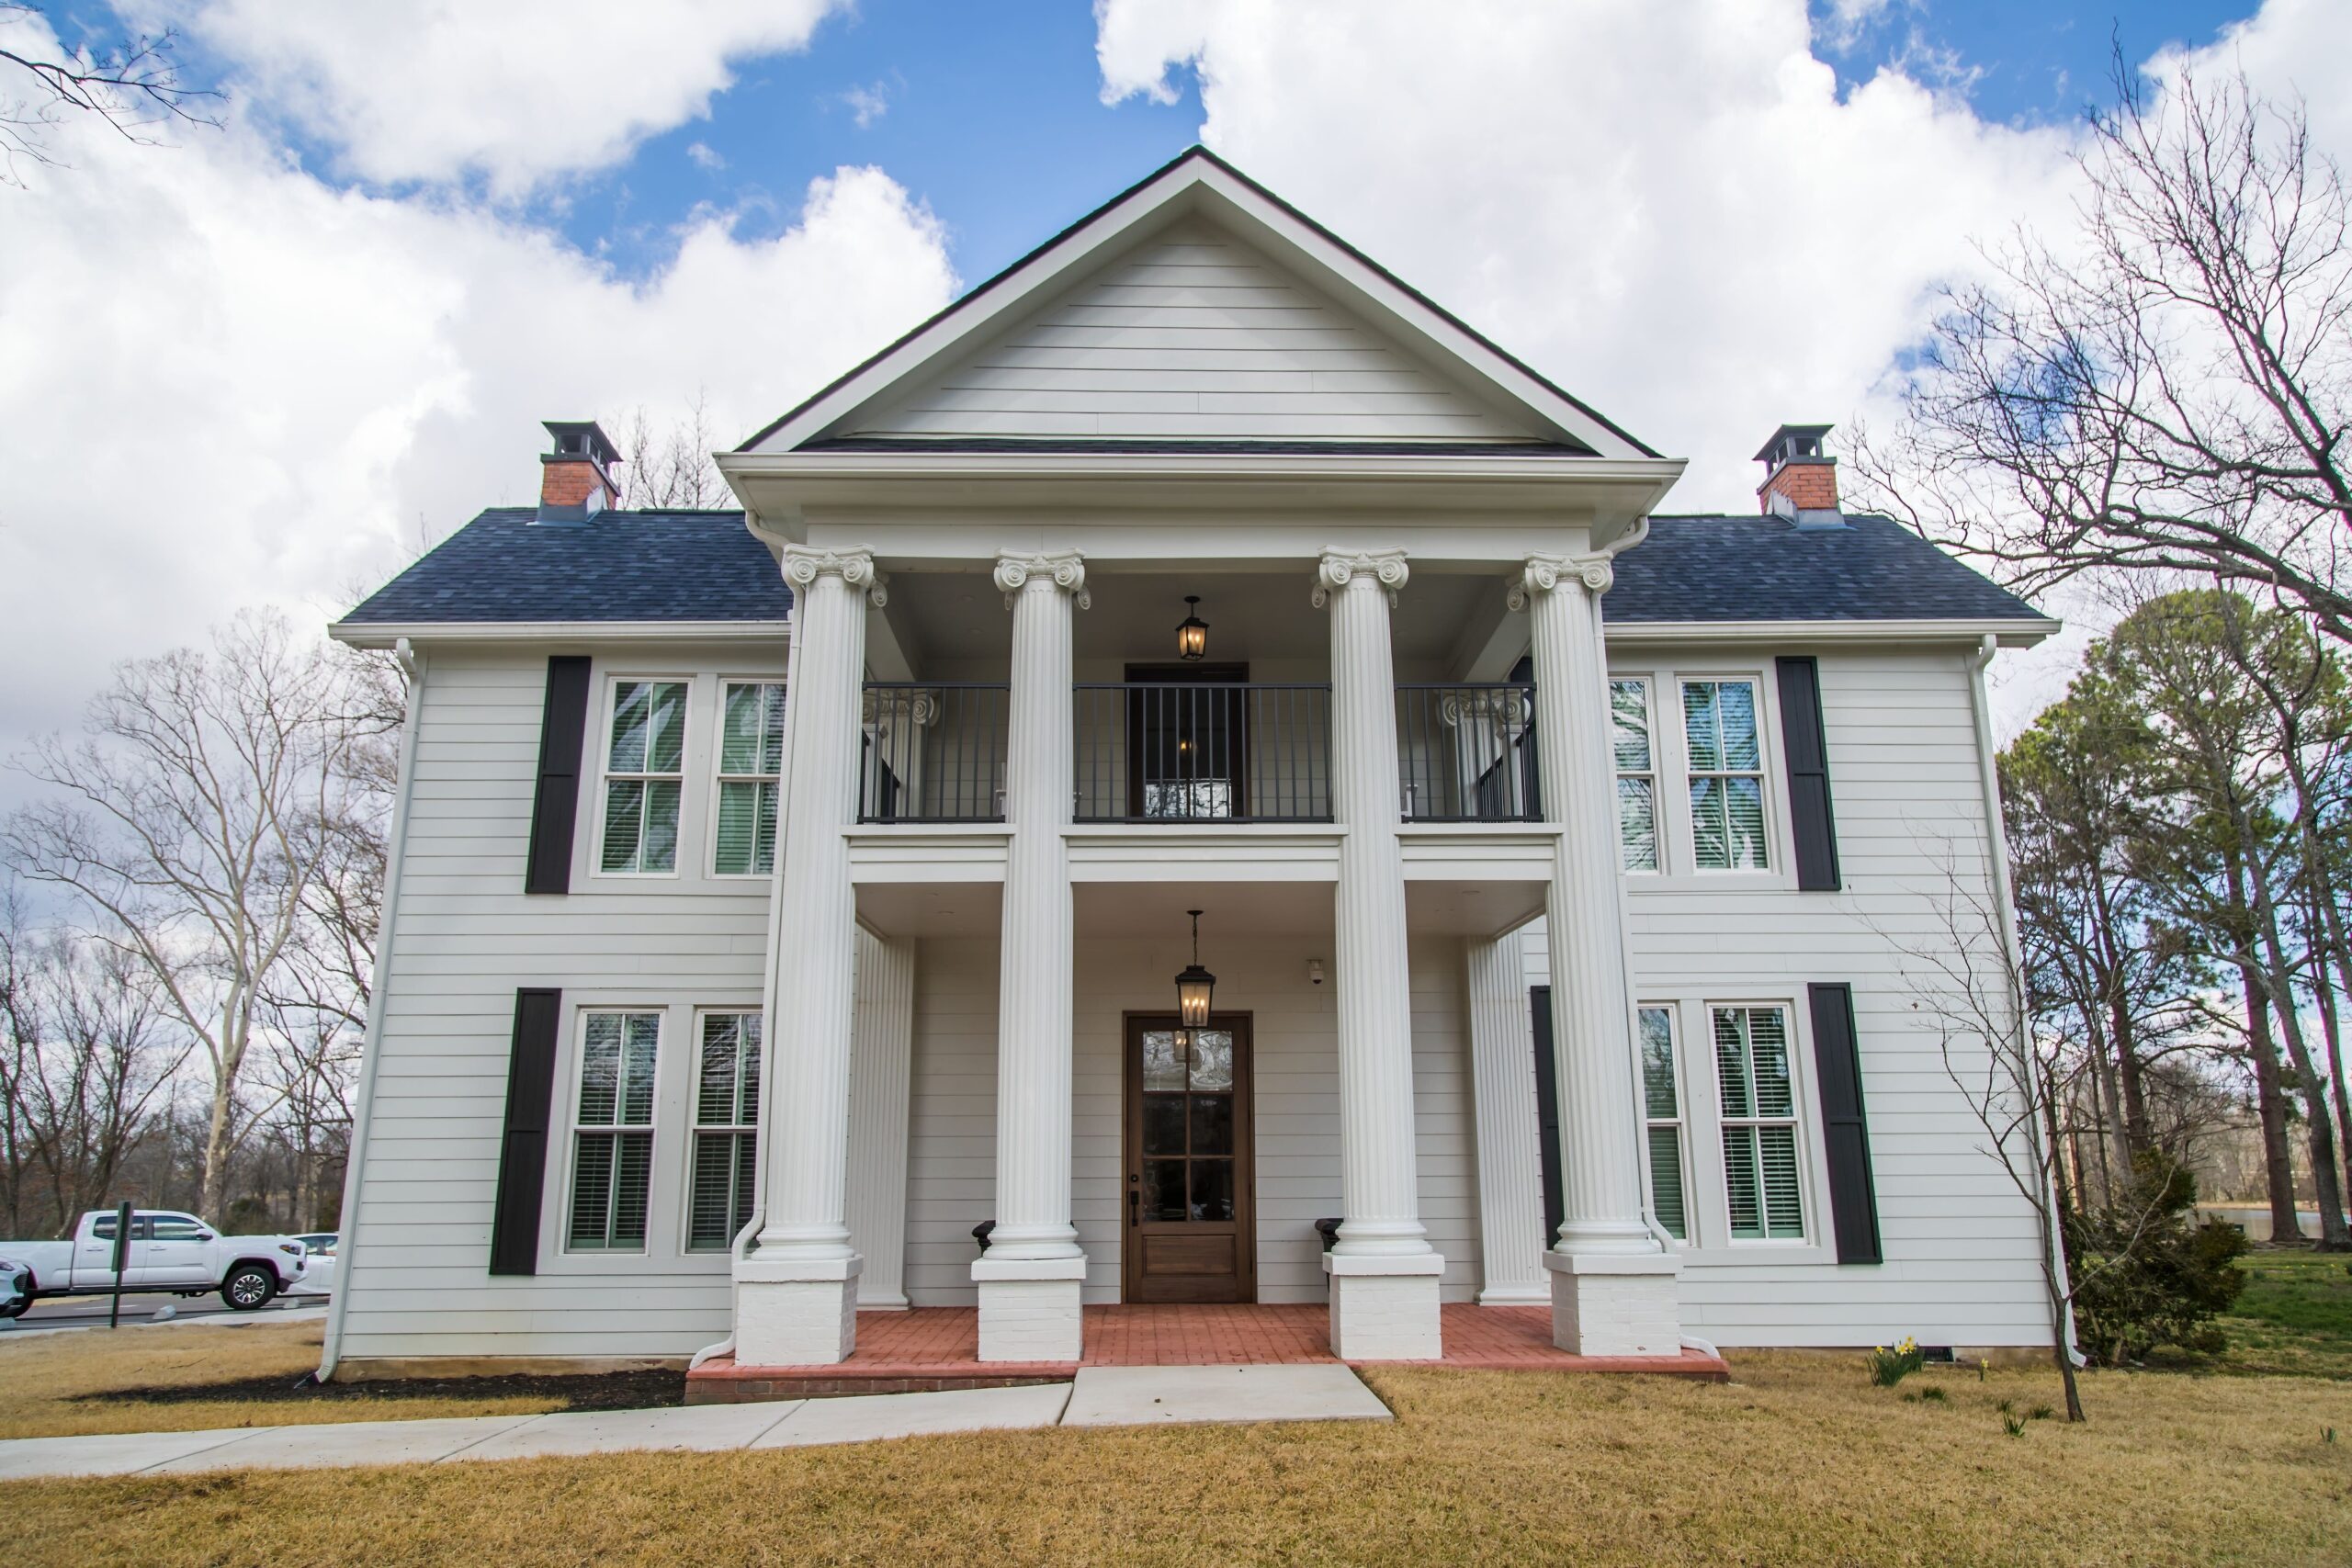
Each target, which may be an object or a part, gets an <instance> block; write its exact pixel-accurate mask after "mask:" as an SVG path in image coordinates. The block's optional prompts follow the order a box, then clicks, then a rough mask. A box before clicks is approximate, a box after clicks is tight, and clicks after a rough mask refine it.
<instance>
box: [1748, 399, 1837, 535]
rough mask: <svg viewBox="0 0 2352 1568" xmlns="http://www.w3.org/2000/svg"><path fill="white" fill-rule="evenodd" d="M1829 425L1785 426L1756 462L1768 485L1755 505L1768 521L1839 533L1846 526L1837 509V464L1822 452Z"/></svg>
mask: <svg viewBox="0 0 2352 1568" xmlns="http://www.w3.org/2000/svg"><path fill="white" fill-rule="evenodd" d="M1830 429H1831V427H1830V426H1828V425H1826V424H1784V425H1782V426H1781V428H1780V429H1778V430H1776V431H1774V432H1773V433H1772V439H1771V440H1770V441H1767V442H1766V443H1764V447H1763V450H1761V451H1759V452H1758V453H1757V454H1756V460H1757V461H1758V462H1759V463H1761V464H1763V465H1764V482H1763V483H1762V484H1760V485H1758V486H1757V487H1756V499H1757V500H1758V502H1761V503H1762V507H1763V511H1764V513H1765V514H1766V515H1767V516H1777V517H1785V518H1787V519H1788V520H1789V521H1790V522H1791V523H1793V524H1795V525H1797V526H1798V527H1800V528H1806V527H1814V528H1835V527H1839V526H1842V525H1844V523H1845V513H1842V512H1840V511H1839V510H1838V459H1837V458H1835V457H1830V456H1828V455H1827V454H1826V453H1825V452H1823V450H1822V448H1821V438H1822V437H1823V436H1825V435H1826V434H1829V432H1830Z"/></svg>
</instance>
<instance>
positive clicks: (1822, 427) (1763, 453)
mask: <svg viewBox="0 0 2352 1568" xmlns="http://www.w3.org/2000/svg"><path fill="white" fill-rule="evenodd" d="M549 428H553V427H552V426H550V427H549ZM1836 428H1837V426H1836V425H1831V424H1784V425H1782V426H1781V428H1780V429H1778V430H1776V431H1774V432H1772V439H1771V440H1770V441H1767V442H1766V443H1764V446H1763V448H1762V450H1760V451H1758V453H1757V454H1756V460H1757V461H1758V462H1759V463H1770V464H1771V465H1772V466H1773V467H1774V468H1779V467H1780V466H1781V464H1782V463H1785V462H1787V461H1789V460H1790V459H1791V458H1792V457H1824V456H1826V455H1825V454H1824V453H1823V451H1822V450H1821V438H1822V437H1823V436H1825V435H1826V434H1829V433H1830V432H1831V431H1832V430H1835V429H1836Z"/></svg>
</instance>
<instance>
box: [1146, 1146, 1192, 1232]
mask: <svg viewBox="0 0 2352 1568" xmlns="http://www.w3.org/2000/svg"><path fill="white" fill-rule="evenodd" d="M1143 1217H1144V1218H1145V1219H1147V1220H1181V1219H1182V1218H1183V1217H1184V1162H1183V1161H1182V1160H1181V1159H1148V1160H1146V1161H1144V1162H1143Z"/></svg>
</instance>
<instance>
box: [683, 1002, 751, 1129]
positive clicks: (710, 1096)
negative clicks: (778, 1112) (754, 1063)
mask: <svg viewBox="0 0 2352 1568" xmlns="http://www.w3.org/2000/svg"><path fill="white" fill-rule="evenodd" d="M741 1059H742V1049H741V1026H740V1022H739V1021H738V1019H737V1018H736V1016H735V1015H734V1014H733V1013H714V1014H712V1015H710V1016H709V1017H707V1018H705V1019H704V1020H703V1021H702V1081H701V1084H700V1085H699V1086H698V1087H697V1088H696V1089H695V1121H696V1122H701V1123H703V1124H704V1125H706V1126H726V1125H728V1124H729V1123H731V1122H733V1121H734V1120H735V1090H736V1083H735V1071H736V1067H737V1065H738V1064H739V1063H740V1062H741Z"/></svg>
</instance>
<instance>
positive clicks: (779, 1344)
mask: <svg viewBox="0 0 2352 1568" xmlns="http://www.w3.org/2000/svg"><path fill="white" fill-rule="evenodd" d="M863 1269H865V1259H864V1258H858V1257H854V1256H853V1257H849V1258H791V1259H782V1258H779V1259H776V1260H774V1261H768V1260H763V1259H762V1258H759V1257H758V1256H757V1255H754V1256H752V1257H751V1258H739V1259H738V1260H737V1261H736V1264H735V1364H736V1365H737V1366H739V1367H815V1366H831V1365H832V1364H834V1363H835V1362H839V1361H846V1360H848V1359H849V1358H850V1353H851V1352H852V1351H854V1350H855V1349H856V1348H857V1277H858V1274H859V1273H860V1272H861V1271H862V1270H863Z"/></svg>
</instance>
